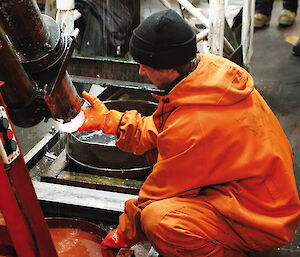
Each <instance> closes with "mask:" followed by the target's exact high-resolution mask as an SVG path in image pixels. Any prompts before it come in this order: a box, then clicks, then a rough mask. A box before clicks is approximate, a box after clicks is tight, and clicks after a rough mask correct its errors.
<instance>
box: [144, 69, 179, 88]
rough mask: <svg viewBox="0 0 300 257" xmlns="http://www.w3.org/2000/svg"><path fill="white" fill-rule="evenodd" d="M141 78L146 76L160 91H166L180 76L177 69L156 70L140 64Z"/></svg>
mask: <svg viewBox="0 0 300 257" xmlns="http://www.w3.org/2000/svg"><path fill="white" fill-rule="evenodd" d="M139 74H140V76H146V77H147V78H148V79H149V80H150V81H151V82H152V83H153V84H154V85H155V86H156V87H157V88H158V89H161V90H164V89H167V88H168V87H169V85H170V84H171V83H172V82H173V81H174V80H175V79H176V78H177V77H178V76H179V73H178V72H177V71H176V70H175V69H154V68H152V67H149V66H147V65H144V64H140V69H139Z"/></svg>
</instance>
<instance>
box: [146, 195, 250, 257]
mask: <svg viewBox="0 0 300 257" xmlns="http://www.w3.org/2000/svg"><path fill="white" fill-rule="evenodd" d="M141 225H142V229H143V231H144V233H145V234H146V235H147V238H148V240H149V241H150V242H151V244H152V245H153V247H154V248H155V249H156V250H157V251H158V252H159V253H160V254H161V255H162V256H164V257H168V256H170V257H171V256H172V257H176V256H178V257H179V256H185V257H188V256H195V257H196V256H197V257H201V256H215V257H245V256H247V255H246V254H245V253H244V251H249V250H251V249H249V248H247V242H243V240H242V239H241V238H240V237H239V235H237V234H235V232H234V230H233V229H232V228H231V227H230V226H229V225H228V224H227V223H226V221H225V220H224V219H223V218H222V216H221V215H219V214H217V213H215V212H214V210H213V209H212V207H211V206H210V205H209V204H207V203H205V202H203V201H200V200H199V199H198V200H197V198H178V197H175V198H171V199H165V200H161V201H157V202H154V203H151V204H150V205H148V206H147V207H146V208H145V209H144V210H143V211H142V215H141Z"/></svg>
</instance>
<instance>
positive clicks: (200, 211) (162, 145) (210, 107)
mask: <svg viewBox="0 0 300 257" xmlns="http://www.w3.org/2000/svg"><path fill="white" fill-rule="evenodd" d="M199 57H200V63H199V64H198V66H197V68H196V69H195V70H194V71H193V72H192V73H190V74H189V75H188V76H187V77H186V78H184V79H183V80H182V81H180V82H179V83H178V84H177V85H176V86H175V87H174V88H173V89H172V90H171V91H170V92H169V93H168V94H167V95H164V96H156V97H157V98H158V99H159V104H158V108H157V110H156V111H155V113H154V114H153V115H152V116H149V117H141V115H140V114H139V113H137V112H136V111H128V112H126V114H125V115H124V117H123V119H122V121H121V124H120V128H119V129H120V131H119V132H120V137H119V139H118V141H117V146H118V147H119V148H120V149H122V150H124V151H130V152H133V153H135V154H142V153H144V152H148V153H151V152H152V153H153V152H155V150H156V151H157V153H158V154H157V159H156V162H155V165H154V166H153V170H152V172H151V174H150V175H149V176H148V178H147V179H146V181H145V183H144V184H143V186H142V188H141V190H140V193H139V197H138V199H133V200H128V201H127V202H126V203H125V210H124V213H123V214H122V215H121V216H120V218H119V228H120V229H121V231H122V232H123V233H124V234H125V236H126V237H127V238H128V239H129V240H130V241H131V242H132V244H135V243H136V242H138V241H144V240H149V241H150V242H151V244H152V245H153V246H154V247H155V248H156V250H157V251H158V252H159V253H160V254H162V255H163V256H164V257H167V256H197V257H199V256H210V255H214V256H245V254H244V252H247V251H264V250H268V249H272V248H275V247H279V246H282V245H285V244H287V243H288V242H289V241H290V239H291V238H292V237H293V235H294V233H295V230H296V228H297V225H298V221H299V215H300V201H299V195H298V192H297V187H296V183H295V178H294V174H293V157H292V150H291V147H290V144H289V142H288V140H287V138H286V136H285V134H284V132H283V130H282V128H281V126H280V124H279V122H278V120H277V119H276V117H275V116H274V114H273V113H272V111H271V110H270V108H269V107H268V105H267V104H266V102H265V101H264V99H263V98H262V97H261V95H260V94H259V93H258V92H257V90H256V89H254V82H253V79H252V77H251V76H250V75H249V73H248V72H247V71H245V70H244V69H242V68H241V67H239V66H237V65H236V64H234V63H232V62H231V61H229V60H227V59H225V58H221V57H217V56H214V55H210V54H200V55H199Z"/></svg>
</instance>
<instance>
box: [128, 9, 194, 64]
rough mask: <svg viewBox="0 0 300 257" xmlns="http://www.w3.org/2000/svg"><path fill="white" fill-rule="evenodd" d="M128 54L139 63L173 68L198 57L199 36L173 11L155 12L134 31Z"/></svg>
mask: <svg viewBox="0 0 300 257" xmlns="http://www.w3.org/2000/svg"><path fill="white" fill-rule="evenodd" d="M129 51H130V53H131V55H132V57H133V59H134V60H135V61H136V62H138V63H141V64H145V65H147V66H150V67H152V68H156V69H170V68H174V67H177V66H180V65H182V64H185V63H188V62H189V61H190V60H192V59H194V58H195V57H196V52H197V46H196V34H195V32H194V31H193V30H192V29H191V27H190V26H189V25H188V24H187V23H186V22H185V20H184V19H182V18H181V17H180V15H179V14H177V13H176V12H175V11H174V10H172V9H168V10H164V11H160V12H156V13H154V14H152V15H150V16H149V17H147V18H146V19H145V20H144V21H143V22H142V23H141V24H140V25H139V26H138V27H137V28H136V29H135V30H134V31H133V34H132V37H131V39H130V43H129Z"/></svg>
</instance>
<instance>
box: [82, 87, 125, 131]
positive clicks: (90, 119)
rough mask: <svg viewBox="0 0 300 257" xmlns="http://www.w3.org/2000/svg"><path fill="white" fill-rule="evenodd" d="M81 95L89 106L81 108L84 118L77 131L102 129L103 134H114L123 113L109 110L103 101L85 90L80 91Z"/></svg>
mask: <svg viewBox="0 0 300 257" xmlns="http://www.w3.org/2000/svg"><path fill="white" fill-rule="evenodd" d="M82 96H83V97H84V98H85V99H86V100H87V101H88V102H89V103H90V104H91V107H82V108H81V110H82V111H83V112H84V117H85V120H84V123H83V124H82V126H81V127H80V128H79V129H78V131H80V132H83V131H86V132H92V131H96V130H103V133H105V134H112V135H116V134H117V128H118V125H119V121H120V118H121V116H122V114H123V113H122V112H118V111H115V110H111V111H109V110H108V109H107V107H106V106H105V105H104V103H102V102H101V101H100V100H99V99H98V98H97V97H95V96H93V95H91V94H89V93H88V92H86V91H83V92H82Z"/></svg>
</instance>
